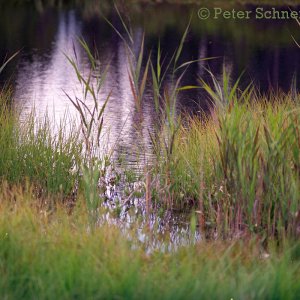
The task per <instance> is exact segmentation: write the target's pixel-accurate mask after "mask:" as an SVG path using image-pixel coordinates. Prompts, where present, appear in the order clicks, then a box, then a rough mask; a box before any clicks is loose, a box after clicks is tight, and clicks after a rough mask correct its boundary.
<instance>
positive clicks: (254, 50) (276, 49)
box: [0, 5, 300, 161]
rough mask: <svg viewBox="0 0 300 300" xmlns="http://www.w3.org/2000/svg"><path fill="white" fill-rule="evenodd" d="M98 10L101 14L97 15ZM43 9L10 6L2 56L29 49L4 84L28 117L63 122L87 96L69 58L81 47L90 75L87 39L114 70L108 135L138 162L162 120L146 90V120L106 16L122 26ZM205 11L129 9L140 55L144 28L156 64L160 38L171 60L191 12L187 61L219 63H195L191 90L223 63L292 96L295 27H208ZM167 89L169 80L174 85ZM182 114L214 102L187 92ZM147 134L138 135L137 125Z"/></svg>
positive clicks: (298, 34)
mask: <svg viewBox="0 0 300 300" xmlns="http://www.w3.org/2000/svg"><path fill="white" fill-rule="evenodd" d="M96 8H97V9H96ZM96 8H95V7H88V8H86V7H85V8H82V9H81V8H78V7H77V8H76V7H73V8H72V7H71V8H67V9H56V8H51V9H47V8H44V9H39V10H37V9H36V8H33V7H30V8H28V7H26V8H24V7H22V8H6V9H4V10H2V11H1V20H0V29H1V30H0V33H1V44H0V57H1V58H2V60H3V59H4V57H5V55H7V54H12V53H13V52H14V51H16V50H19V49H21V54H20V55H19V57H18V59H17V60H15V62H14V63H13V64H11V65H10V67H9V68H7V70H6V72H5V73H4V74H2V77H1V81H2V83H3V82H4V81H6V80H7V79H8V78H9V77H10V78H11V82H12V84H13V86H14V90H15V101H16V103H17V104H18V105H19V106H20V107H21V108H22V114H23V115H24V116H25V115H26V114H27V113H29V112H30V111H31V110H32V108H33V107H35V109H36V111H37V113H38V114H39V115H43V114H44V113H45V112H47V113H48V115H49V116H50V117H51V118H55V119H56V120H59V119H60V118H61V117H63V116H64V115H65V113H66V111H68V114H69V115H70V116H75V115H76V111H75V109H74V107H73V106H72V105H71V103H70V101H69V100H68V98H67V97H66V93H67V94H68V95H69V96H71V97H73V96H74V95H77V96H78V95H81V92H82V90H81V87H80V84H79V82H78V80H77V77H76V74H75V73H74V71H73V69H72V67H71V65H70V64H69V63H68V62H67V59H66V57H65V54H66V55H70V56H72V55H74V52H73V50H74V48H75V49H76V53H77V58H78V62H79V65H80V69H81V71H83V72H84V73H86V74H88V72H89V70H90V65H89V62H88V59H87V57H86V55H85V54H84V52H83V50H82V49H81V47H80V46H79V45H78V41H77V37H83V38H84V39H86V40H87V42H88V43H89V45H91V47H93V46H96V48H97V49H98V52H99V58H100V63H101V64H102V67H103V68H104V67H105V66H106V65H108V64H109V65H110V67H109V71H108V74H107V79H106V82H105V85H104V88H103V90H102V91H101V95H100V96H99V101H100V102H101V101H102V103H103V101H104V100H105V99H106V96H107V95H108V94H109V93H110V92H112V95H111V98H110V100H109V104H108V106H107V109H106V114H105V122H104V123H105V130H106V132H109V137H108V138H107V140H108V141H109V144H110V145H117V148H118V149H117V150H120V151H121V150H122V152H124V151H125V153H127V159H128V161H134V160H135V157H136V155H137V151H138V150H137V148H136V147H135V146H136V145H137V144H138V145H144V146H145V148H147V147H149V145H150V141H149V137H148V129H149V128H151V127H152V124H153V122H154V105H153V100H152V95H151V91H150V90H151V89H150V88H149V89H148V90H146V95H145V99H144V102H143V107H142V118H141V117H140V116H138V114H137V112H136V109H135V104H134V100H133V96H132V93H131V88H130V83H129V78H128V68H129V66H128V60H127V54H126V50H125V47H124V43H123V42H122V40H121V39H120V38H119V37H118V35H117V34H116V33H115V32H114V30H113V29H112V28H111V27H110V26H109V25H108V24H107V22H106V21H105V20H104V19H103V17H102V16H101V15H102V14H104V15H105V16H106V17H107V18H108V19H109V20H111V22H112V23H113V24H114V26H115V27H116V28H118V30H120V31H122V26H121V22H120V20H119V18H118V16H117V15H116V13H115V12H114V11H113V10H112V9H110V8H107V7H106V8H105V9H104V8H103V11H102V9H101V8H100V7H98V6H97V7H96ZM197 9H198V8H197V7H193V6H187V5H186V6H177V5H172V6H171V5H154V6H137V7H127V8H125V9H123V10H122V13H124V16H125V19H126V20H130V24H131V27H132V31H133V37H134V41H135V46H134V49H133V51H134V52H135V53H138V51H139V46H140V44H141V41H142V37H143V32H144V29H145V31H146V44H145V46H146V50H147V51H146V52H147V53H146V54H149V52H150V51H151V50H152V51H153V59H154V60H155V59H156V57H155V55H156V53H155V49H156V47H157V43H158V40H160V41H161V47H162V50H163V56H164V57H170V55H171V54H172V52H173V51H174V50H175V49H176V47H177V46H178V44H179V41H180V38H181V36H182V33H183V32H184V29H185V26H186V25H187V23H188V20H189V17H190V15H191V13H193V12H194V18H193V20H192V23H191V29H190V33H189V35H188V38H187V42H186V44H185V48H184V51H183V55H182V62H184V61H187V60H192V59H199V58H205V57H217V58H216V59H214V60H211V61H209V62H199V63H195V64H193V65H192V66H191V67H190V68H189V69H188V71H187V73H186V76H185V78H184V84H197V79H198V78H199V77H206V71H205V68H207V67H208V68H210V70H211V71H212V72H213V73H214V74H216V76H220V74H221V70H222V65H223V63H224V64H225V66H226V69H227V70H228V71H230V72H231V74H232V76H233V78H237V77H238V76H239V75H240V74H241V72H242V71H245V75H244V77H243V78H244V81H243V82H242V83H244V84H247V83H249V82H250V81H251V80H253V81H254V82H255V84H256V85H257V86H258V87H259V88H260V90H261V91H263V92H264V91H268V90H269V89H275V90H277V89H282V90H288V89H289V88H290V86H291V83H292V79H293V77H295V78H299V76H298V74H299V70H300V50H299V49H298V48H297V46H296V44H295V43H294V41H293V39H292V37H291V35H293V36H294V38H295V39H298V40H300V29H299V28H298V25H297V24H296V22H295V21H291V22H287V21H270V20H269V21H256V22H255V21H247V22H246V21H243V20H242V21H236V20H233V21H228V20H227V21H224V20H222V21H219V20H210V21H209V20H208V21H201V20H199V19H198V18H197V16H196V15H195V12H197ZM166 84H167V82H166ZM178 106H180V107H181V108H183V109H185V110H189V111H192V112H197V111H198V110H199V109H200V108H202V109H206V108H207V96H206V95H205V94H203V93H202V92H201V90H200V91H194V92H189V93H182V94H181V96H180V99H179V104H178ZM137 124H138V125H139V128H140V130H136V125H137Z"/></svg>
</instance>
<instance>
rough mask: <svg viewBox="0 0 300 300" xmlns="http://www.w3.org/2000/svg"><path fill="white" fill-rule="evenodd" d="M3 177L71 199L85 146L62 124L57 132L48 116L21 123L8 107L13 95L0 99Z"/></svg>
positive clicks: (34, 117)
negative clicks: (28, 183)
mask: <svg viewBox="0 0 300 300" xmlns="http://www.w3.org/2000/svg"><path fill="white" fill-rule="evenodd" d="M0 101H1V110H0V127H1V131H0V149H1V155H0V178H1V180H2V181H3V180H4V181H8V182H10V183H25V182H26V181H27V180H29V181H30V182H31V183H35V184H36V186H37V187H38V190H39V191H40V192H42V193H46V194H47V193H50V194H56V195H58V194H61V196H62V198H64V197H67V196H68V195H69V196H70V195H71V194H72V192H73V190H74V189H75V186H76V182H77V180H78V168H79V166H80V162H81V149H82V145H81V143H80V141H79V140H78V134H77V133H76V131H73V132H71V133H70V134H69V135H68V134H67V133H66V132H67V131H68V130H67V126H66V124H64V123H63V122H61V124H60V127H59V128H58V130H57V133H56V134H55V133H53V127H52V125H53V124H52V123H51V121H50V120H49V118H48V117H47V116H45V117H44V119H42V120H40V119H38V118H37V117H36V115H35V113H34V112H33V113H31V114H30V115H29V116H27V118H26V120H23V121H21V120H20V117H19V115H18V113H16V112H15V111H14V110H12V109H11V108H8V106H7V103H8V101H9V102H11V95H10V94H9V93H8V92H5V91H3V92H2V94H1V96H0Z"/></svg>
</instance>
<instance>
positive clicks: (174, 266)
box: [0, 183, 300, 299]
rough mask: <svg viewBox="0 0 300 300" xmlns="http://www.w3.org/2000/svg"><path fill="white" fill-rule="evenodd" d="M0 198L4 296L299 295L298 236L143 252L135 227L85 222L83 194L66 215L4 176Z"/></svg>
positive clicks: (143, 244) (0, 262) (144, 244)
mask: <svg viewBox="0 0 300 300" xmlns="http://www.w3.org/2000/svg"><path fill="white" fill-rule="evenodd" d="M0 198H1V203H0V237H1V238H0V275H1V281H0V294H1V297H2V298H4V299H33V298H34V299H35V298H37V299H53V298H58V299H73V298H76V299H116V298H117V299H141V298H142V299H155V298H159V299H298V296H299V293H300V285H299V279H300V274H299V267H300V265H299V264H300V260H299V253H300V252H299V249H300V245H299V244H294V245H293V246H289V245H287V244H286V245H285V246H284V247H282V248H281V249H276V247H274V248H273V247H272V246H270V247H269V250H268V252H266V250H264V249H263V248H262V247H261V245H260V244H259V243H258V242H255V241H254V240H253V241H248V242H247V243H243V242H211V243H200V244H198V245H194V246H193V245H191V246H186V247H180V248H179V249H177V250H176V251H175V250H174V249H173V250H165V251H164V252H161V251H158V250H157V251H154V252H151V253H149V252H147V251H145V249H147V246H148V245H149V243H151V242H147V239H144V240H145V241H144V242H140V241H138V239H137V235H136V231H135V230H134V229H132V230H127V231H126V232H124V231H121V230H120V228H119V227H116V226H113V225H111V224H110V225H109V224H106V223H105V222H103V223H101V226H99V227H98V228H97V229H96V230H91V228H90V227H88V226H87V223H88V213H87V211H86V209H85V202H84V201H82V199H79V200H78V201H77V204H76V207H75V209H74V211H73V213H72V214H71V215H70V214H69V213H68V210H67V209H66V207H64V206H62V205H50V203H51V199H47V198H42V199H41V198H39V199H37V198H36V196H35V195H34V193H33V191H32V190H31V189H30V188H29V187H27V188H24V187H20V186H19V187H18V186H15V187H12V186H8V185H7V184H3V183H2V184H1V187H0ZM137 225H138V224H137ZM145 233H147V231H145ZM149 241H150V240H149ZM164 242H165V241H164V240H163V241H162V245H163V243H164ZM162 248H163V247H162ZM147 253H148V254H147Z"/></svg>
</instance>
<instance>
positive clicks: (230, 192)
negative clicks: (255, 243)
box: [159, 77, 300, 240]
mask: <svg viewBox="0 0 300 300" xmlns="http://www.w3.org/2000/svg"><path fill="white" fill-rule="evenodd" d="M223 80H227V79H226V77H224V79H223ZM216 84H217V83H216ZM226 84H227V83H226V82H223V88H222V89H221V87H220V85H215V87H216V90H215V92H214V91H213V90H212V89H211V88H210V87H209V86H208V85H205V84H204V88H205V89H207V91H208V92H209V94H210V95H211V96H213V98H214V99H213V100H214V105H215V106H214V108H213V112H212V115H211V116H210V117H209V116H204V117H202V118H190V120H189V122H188V123H189V124H188V126H186V127H183V126H182V127H181V128H180V131H179V133H178V135H177V136H176V138H175V141H174V148H173V151H174V158H173V159H174V161H175V162H176V164H173V165H172V166H173V168H172V169H171V175H170V176H168V178H171V182H170V183H169V185H168V189H169V190H170V194H171V195H172V199H171V203H172V205H171V207H172V208H174V209H180V210H187V211H189V210H190V209H191V208H194V209H196V210H197V213H198V214H199V226H204V227H205V228H206V230H207V232H210V233H211V230H212V231H213V232H214V234H215V236H218V237H233V236H241V235H246V236H247V235H249V234H250V235H251V234H259V235H260V236H262V237H264V238H278V239H279V240H283V239H285V238H288V237H296V236H298V235H299V226H300V223H299V221H300V220H299V211H300V199H299V187H300V185H299V183H300V182H299V167H298V166H299V134H298V133H299V128H298V125H299V116H300V115H299V106H298V105H299V104H298V103H297V102H296V101H295V99H294V98H293V97H292V94H281V95H277V96H276V97H275V96H274V95H273V96H270V99H267V98H263V97H261V96H259V97H258V98H257V95H255V93H253V92H251V89H250V88H248V89H247V91H246V92H242V91H239V90H238V89H237V85H234V86H233V88H232V89H231V90H230V93H229V94H226V90H224V87H226V86H227V85H226ZM226 95H227V96H226ZM229 96H230V98H229ZM222 97H223V98H222ZM271 99H273V101H272V102H270V100H271ZM221 100H222V101H221ZM223 100H226V101H223ZM168 172H170V170H169V169H168ZM160 174H162V176H163V177H164V176H166V175H165V174H166V171H160ZM162 197H163V195H162V194H160V196H159V198H162ZM163 202H164V201H163V200H162V203H163Z"/></svg>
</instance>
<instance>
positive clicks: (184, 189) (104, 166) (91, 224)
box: [0, 16, 300, 299]
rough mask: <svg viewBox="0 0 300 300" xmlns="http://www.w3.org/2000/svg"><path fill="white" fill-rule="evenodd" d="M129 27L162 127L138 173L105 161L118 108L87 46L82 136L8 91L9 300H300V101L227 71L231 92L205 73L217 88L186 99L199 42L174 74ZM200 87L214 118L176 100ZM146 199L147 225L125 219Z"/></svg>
mask: <svg viewBox="0 0 300 300" xmlns="http://www.w3.org/2000/svg"><path fill="white" fill-rule="evenodd" d="M120 18H121V16H120ZM108 22H109V21H108ZM121 22H122V25H123V26H124V32H125V33H126V34H127V36H126V37H124V36H122V35H121V34H120V33H119V32H118V34H119V35H120V38H121V39H122V40H123V41H124V43H125V45H126V47H127V50H128V53H129V55H128V60H129V62H128V65H129V70H128V72H129V74H128V75H129V79H130V84H131V92H132V97H133V100H134V102H135V110H136V113H137V115H138V116H140V117H142V115H141V114H140V115H139V113H140V112H141V110H142V107H143V96H144V93H145V91H146V89H147V88H148V86H149V85H150V84H149V83H150V82H151V88H152V91H151V92H152V94H153V106H154V109H155V112H156V118H157V122H156V124H155V126H154V128H152V129H151V130H149V132H148V134H149V136H150V139H151V141H152V152H153V157H154V159H151V160H149V161H147V163H146V164H144V165H143V169H142V171H141V172H139V173H136V170H131V169H129V167H128V166H126V165H123V164H122V163H121V160H120V161H114V160H112V159H111V157H112V156H111V152H107V153H103V145H102V140H101V136H102V130H103V123H104V122H105V108H106V105H107V103H108V101H109V98H110V95H108V96H107V98H106V99H104V100H103V99H99V95H100V90H101V89H102V88H103V84H104V82H105V80H106V72H107V69H105V68H104V69H103V68H100V65H99V61H98V58H97V57H95V56H94V55H93V54H92V52H91V50H90V48H89V47H88V44H87V43H86V42H85V41H83V40H80V41H79V42H80V44H81V46H82V48H83V50H84V51H85V53H86V57H87V58H88V59H89V61H90V66H91V72H90V73H89V74H82V73H81V71H80V68H79V66H78V64H77V62H76V58H72V57H68V56H66V59H67V60H68V61H69V63H70V64H71V65H72V66H73V68H74V71H75V72H76V75H77V78H78V80H79V82H80V83H81V84H82V88H83V95H82V98H81V97H80V98H77V97H75V98H72V97H70V96H68V95H67V96H68V97H69V100H70V104H71V105H73V106H74V107H75V109H76V111H77V113H78V117H79V119H80V124H79V125H78V123H76V122H74V123H72V122H71V123H70V122H65V121H64V120H62V121H61V122H60V125H59V126H58V127H57V126H56V128H55V129H54V124H53V123H52V121H50V120H49V118H48V117H47V116H44V118H43V119H42V120H41V119H40V118H37V116H36V115H35V113H34V111H33V112H32V114H30V115H29V116H25V117H24V116H22V118H21V117H20V115H19V114H18V111H16V110H15V108H14V106H13V101H12V93H11V92H10V89H7V88H4V89H3V90H2V91H1V93H0V149H1V150H0V276H1V281H0V295H1V297H3V298H4V299H19V298H22V299H23V298H24V299H32V298H38V299H53V298H55V297H57V298H62V299H70V298H71V299H73V298H78V299H116V298H121V299H141V298H142V299H153V298H159V299H199V298H200V299H262V298H263V299H298V298H299V295H300V284H299V282H300V273H299V270H300V268H299V266H300V254H299V253H300V244H299V241H298V239H299V234H300V198H299V195H300V193H299V189H300V172H299V170H300V102H299V94H298V92H297V90H296V88H291V91H290V92H289V93H286V94H283V93H276V94H275V93H274V94H273V93H272V94H270V95H268V96H263V95H260V94H259V93H258V92H256V91H255V89H254V88H253V87H252V86H251V85H249V86H248V87H247V88H245V89H244V90H241V89H239V80H238V81H237V82H236V83H234V82H232V80H231V79H230V77H229V76H228V74H227V73H226V71H225V68H224V71H223V78H222V79H221V80H217V79H216V78H215V77H214V75H213V74H211V73H210V72H209V71H207V72H208V73H209V74H210V77H211V78H210V82H206V81H203V80H200V81H199V85H198V86H182V81H181V79H182V75H183V73H184V71H182V70H185V68H186V67H187V66H189V65H190V64H192V63H194V62H193V61H191V62H185V63H182V64H181V63H180V56H181V53H182V48H183V44H184V41H185V39H186V36H187V32H188V29H187V30H186V31H185V33H184V35H183V37H182V40H181V42H180V44H179V46H178V48H177V50H176V51H175V52H174V55H173V56H172V58H171V60H170V62H169V63H168V64H166V63H165V64H163V63H162V61H163V60H164V58H163V57H162V51H161V48H160V45H159V46H158V47H157V50H156V57H155V59H153V57H151V56H149V57H147V55H146V54H145V51H144V40H143V41H142V43H141V46H140V51H139V53H138V55H134V53H133V52H132V51H131V46H132V43H133V38H132V36H131V34H130V30H129V29H128V28H127V26H126V24H125V22H124V21H123V19H122V18H121ZM110 25H111V26H113V25H112V24H110ZM114 29H115V28H114ZM1 70H2V69H0V71H1ZM166 74H168V76H169V77H171V78H172V84H170V85H169V86H170V87H169V89H167V88H164V78H165V76H166ZM195 88H203V89H204V90H205V91H206V92H207V94H208V95H209V96H210V99H211V100H212V102H211V111H210V113H209V114H208V113H205V114H204V113H201V114H199V115H197V116H189V115H186V114H182V115H181V116H179V115H178V113H177V106H176V104H177V99H178V94H179V93H180V92H182V91H185V90H191V89H195ZM87 99H89V101H90V102H89V105H90V103H92V107H89V106H88V105H87V104H86V102H85V100H87ZM137 123H138V122H137ZM136 130H140V128H139V126H136ZM100 148H101V151H100ZM104 148H105V147H104ZM143 150H144V149H143V148H140V149H139V151H141V156H143V154H144V153H143V152H142V151H143ZM100 153H101V155H100ZM145 156H146V155H145ZM135 183H138V184H135ZM114 188H115V189H116V188H118V189H121V190H122V189H123V193H121V194H120V196H119V197H118V199H116V198H114V197H111V198H110V195H111V193H110V192H109V191H110V190H111V189H114ZM137 198H138V199H142V204H141V206H142V208H141V210H142V213H141V214H139V215H138V216H136V217H135V218H129V219H128V218H126V217H125V218H121V212H122V213H123V214H124V213H125V214H127V215H129V216H130V215H136V214H137V213H136V212H137V210H136V207H135V205H134V203H135V202H134V201H133V200H135V199H137ZM107 202H115V205H114V206H110V205H107ZM128 203H131V205H130V206H129V207H128V209H127V208H126V209H125V212H124V207H125V206H126V205H127V204H128ZM175 213H180V214H183V215H185V216H187V217H186V219H188V225H187V226H186V228H185V229H186V234H183V236H182V240H180V237H181V236H180V235H181V233H180V227H179V226H178V230H176V228H175V231H174V230H169V227H168V226H167V225H165V223H167V221H165V219H164V217H163V216H164V214H167V215H171V216H172V215H175ZM128 220H129V221H128ZM174 232H175V235H176V237H178V238H179V242H178V243H174ZM172 235H173V237H172Z"/></svg>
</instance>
